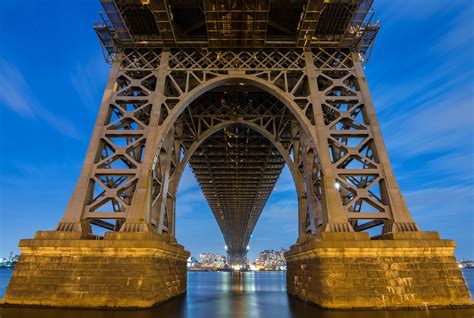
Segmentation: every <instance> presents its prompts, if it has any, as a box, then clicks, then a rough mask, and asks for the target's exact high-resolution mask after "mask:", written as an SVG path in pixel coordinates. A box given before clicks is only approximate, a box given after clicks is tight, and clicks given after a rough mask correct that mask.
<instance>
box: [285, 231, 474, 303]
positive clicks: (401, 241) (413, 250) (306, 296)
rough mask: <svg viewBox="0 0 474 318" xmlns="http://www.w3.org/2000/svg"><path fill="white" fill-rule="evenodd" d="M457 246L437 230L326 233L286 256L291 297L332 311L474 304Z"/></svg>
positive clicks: (297, 247) (292, 250)
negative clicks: (372, 236)
mask: <svg viewBox="0 0 474 318" xmlns="http://www.w3.org/2000/svg"><path fill="white" fill-rule="evenodd" d="M454 248H455V243H454V241H450V240H441V239H440V238H439V235H438V233H436V232H404V233H393V234H389V235H386V236H384V237H380V239H378V240H370V239H369V236H368V233H322V235H321V237H320V238H319V239H314V240H312V241H308V242H305V243H302V244H297V245H293V246H292V247H291V249H290V251H289V252H287V253H286V254H285V256H286V259H287V270H288V271H287V288H288V293H289V294H292V295H295V296H297V297H299V298H300V299H302V300H305V301H308V302H311V303H313V304H316V305H318V306H320V307H322V308H331V309H351V308H358V309H362V308H367V309H369V308H417V307H419V308H426V307H454V306H472V300H471V297H470V294H469V290H468V288H467V286H466V283H465V281H464V278H463V276H462V273H461V271H460V269H459V267H458V266H457V264H456V260H455V258H454Z"/></svg>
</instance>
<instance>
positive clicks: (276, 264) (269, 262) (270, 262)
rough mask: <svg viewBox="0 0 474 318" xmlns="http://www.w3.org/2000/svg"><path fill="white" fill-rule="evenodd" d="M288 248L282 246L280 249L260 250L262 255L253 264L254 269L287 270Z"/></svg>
mask: <svg viewBox="0 0 474 318" xmlns="http://www.w3.org/2000/svg"><path fill="white" fill-rule="evenodd" d="M286 251H287V250H286V249H284V248H281V249H280V250H279V251H275V250H264V251H261V252H260V256H259V257H258V258H257V259H256V260H255V263H254V264H252V266H251V268H252V269H253V270H259V271H284V270H286V260H285V255H284V254H285V252H286Z"/></svg>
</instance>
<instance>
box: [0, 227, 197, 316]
mask: <svg viewBox="0 0 474 318" xmlns="http://www.w3.org/2000/svg"><path fill="white" fill-rule="evenodd" d="M20 248H21V256H20V261H19V262H18V263H17V265H16V268H15V272H14V274H13V276H12V278H11V281H10V283H9V285H8V287H7V290H6V292H5V295H4V299H3V300H2V302H3V304H10V305H34V306H52V307H112V308H120V307H128V308H133V307H137V308H144V307H151V306H153V305H155V304H157V303H160V302H163V301H166V300H168V299H170V298H172V297H175V296H177V295H180V294H183V293H185V292H186V275H187V272H186V264H187V259H188V257H189V252H187V251H185V250H184V248H183V247H182V246H180V245H178V244H172V243H170V242H167V241H166V239H165V238H163V237H162V236H160V235H158V234H154V233H150V232H148V233H137V232H135V233H124V232H109V233H106V234H105V237H104V239H100V240H94V239H84V237H83V236H82V233H80V232H37V234H36V236H35V238H34V239H31V240H21V241H20Z"/></svg>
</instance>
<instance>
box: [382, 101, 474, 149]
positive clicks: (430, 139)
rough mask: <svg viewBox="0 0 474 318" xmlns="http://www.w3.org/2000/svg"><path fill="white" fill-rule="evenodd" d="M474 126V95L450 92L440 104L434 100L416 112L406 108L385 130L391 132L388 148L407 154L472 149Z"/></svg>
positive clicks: (387, 124) (388, 123)
mask: <svg viewBox="0 0 474 318" xmlns="http://www.w3.org/2000/svg"><path fill="white" fill-rule="evenodd" d="M451 97H452V98H451ZM473 127H474V109H473V98H472V96H467V97H464V98H463V99H459V98H456V97H455V96H452V95H449V96H448V97H447V98H445V99H443V100H441V101H439V102H438V103H437V104H436V103H433V102H432V101H431V102H426V103H424V104H423V107H420V108H419V109H418V110H416V111H410V110H405V111H404V112H403V115H400V116H397V117H396V118H394V119H392V120H391V121H389V122H387V123H386V124H385V125H384V131H385V132H388V134H389V137H388V145H389V147H390V148H391V149H393V151H394V152H397V153H399V154H402V155H403V156H405V157H406V156H415V155H419V154H423V153H429V152H436V151H443V152H447V151H450V150H451V151H453V150H459V151H466V150H468V151H469V150H472V147H473V142H474V140H473V138H472V133H473V129H474V128H473ZM466 147H467V149H466ZM469 147H470V149H469Z"/></svg>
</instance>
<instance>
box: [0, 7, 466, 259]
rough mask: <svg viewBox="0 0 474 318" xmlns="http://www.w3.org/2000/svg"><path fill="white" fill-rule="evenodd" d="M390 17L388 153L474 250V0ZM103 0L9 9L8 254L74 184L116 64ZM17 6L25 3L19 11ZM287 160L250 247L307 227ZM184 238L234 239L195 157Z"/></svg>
mask: <svg viewBox="0 0 474 318" xmlns="http://www.w3.org/2000/svg"><path fill="white" fill-rule="evenodd" d="M374 8H375V10H376V13H377V14H376V19H378V20H380V23H381V25H382V29H381V31H380V33H379V35H378V37H377V40H376V42H375V48H374V51H373V54H372V56H371V61H370V62H369V63H368V64H367V66H366V75H367V77H368V80H369V85H370V88H371V92H372V97H373V99H374V102H375V105H376V109H377V111H378V116H379V120H380V123H381V126H382V132H383V134H384V137H385V142H386V144H387V147H388V151H389V155H390V158H391V161H392V165H393V168H394V171H395V175H396V177H397V179H398V181H399V184H400V187H401V189H402V192H403V193H404V195H405V198H406V200H407V203H408V205H409V208H410V210H411V212H412V214H413V217H414V218H415V220H416V221H417V222H418V224H419V225H420V226H421V228H422V229H423V230H436V231H439V232H440V233H441V235H442V237H443V238H450V239H455V240H456V241H457V245H458V249H457V252H456V255H457V256H458V257H468V258H474V252H473V244H474V243H473V241H474V234H473V233H474V222H473V212H474V202H473V201H474V183H473V176H474V61H473V59H474V44H473V43H474V23H473V22H472V17H473V16H474V2H472V1H471V0H453V1H450V2H449V5H447V4H446V2H445V1H442V0H433V1H425V0H416V1H415V0H414V1H406V0H391V1H381V0H378V1H377V0H376V1H375V5H374ZM100 10H101V7H100V5H99V3H98V1H97V0H88V1H86V0H74V1H73V0H68V1H65V0H57V1H49V2H48V6H45V5H44V1H40V0H25V1H22V2H21V8H20V7H19V4H18V1H15V0H2V10H0V39H1V41H0V133H1V134H0V136H1V137H0V149H1V156H0V256H4V255H6V254H8V253H9V251H11V250H13V251H15V252H17V251H18V249H17V247H16V246H17V243H18V240H19V239H20V238H30V237H33V235H34V233H35V231H37V230H40V229H42V230H50V229H53V228H54V226H55V225H56V222H57V221H58V220H59V219H60V217H61V216H62V213H63V211H64V208H65V206H66V204H67V202H68V200H69V197H70V195H71V193H72V190H73V188H74V185H75V183H76V180H77V178H78V175H79V173H80V169H81V166H82V161H83V159H84V155H85V152H86V147H87V144H88V139H89V137H90V135H91V133H92V127H93V125H94V121H95V117H96V114H97V111H98V107H99V104H100V100H101V97H102V96H101V95H102V91H103V89H104V87H105V83H106V80H107V76H108V71H109V66H108V65H107V64H106V63H105V62H104V60H103V58H102V54H101V51H100V48H99V44H98V41H97V37H96V35H95V33H94V32H93V29H92V25H93V23H94V22H95V20H96V19H97V18H98V12H99V11H100ZM10 12H15V14H10ZM296 216H297V205H296V194H295V191H294V186H293V183H292V179H291V175H290V174H289V172H288V170H287V169H285V170H284V171H283V174H282V176H281V177H280V179H279V181H278V184H277V187H276V191H274V193H273V194H272V196H271V197H270V200H269V202H268V204H267V206H266V207H265V210H264V211H263V214H262V216H261V218H260V220H259V222H258V223H257V226H256V229H255V231H254V234H253V238H252V240H251V242H250V246H251V249H250V254H249V256H250V257H251V258H255V257H256V255H257V253H258V252H259V251H260V250H262V249H265V248H280V247H288V246H289V245H291V244H293V243H294V242H295V241H296V238H297V220H296ZM177 238H178V240H179V242H180V243H182V244H184V245H185V246H186V248H188V249H189V250H190V251H191V252H192V253H193V254H194V255H196V256H197V255H198V254H199V253H201V252H205V251H212V252H219V253H222V254H224V248H223V247H224V241H223V239H222V235H221V233H220V232H219V229H218V226H217V223H216V221H215V220H214V218H213V216H212V213H211V211H210V209H209V208H208V205H207V203H206V201H205V200H204V197H203V195H202V194H201V193H200V190H199V187H198V186H197V183H196V181H195V179H194V176H193V175H192V173H191V172H190V170H189V169H187V171H186V173H185V174H184V176H183V179H182V181H181V184H180V191H179V198H178V202H177Z"/></svg>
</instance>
